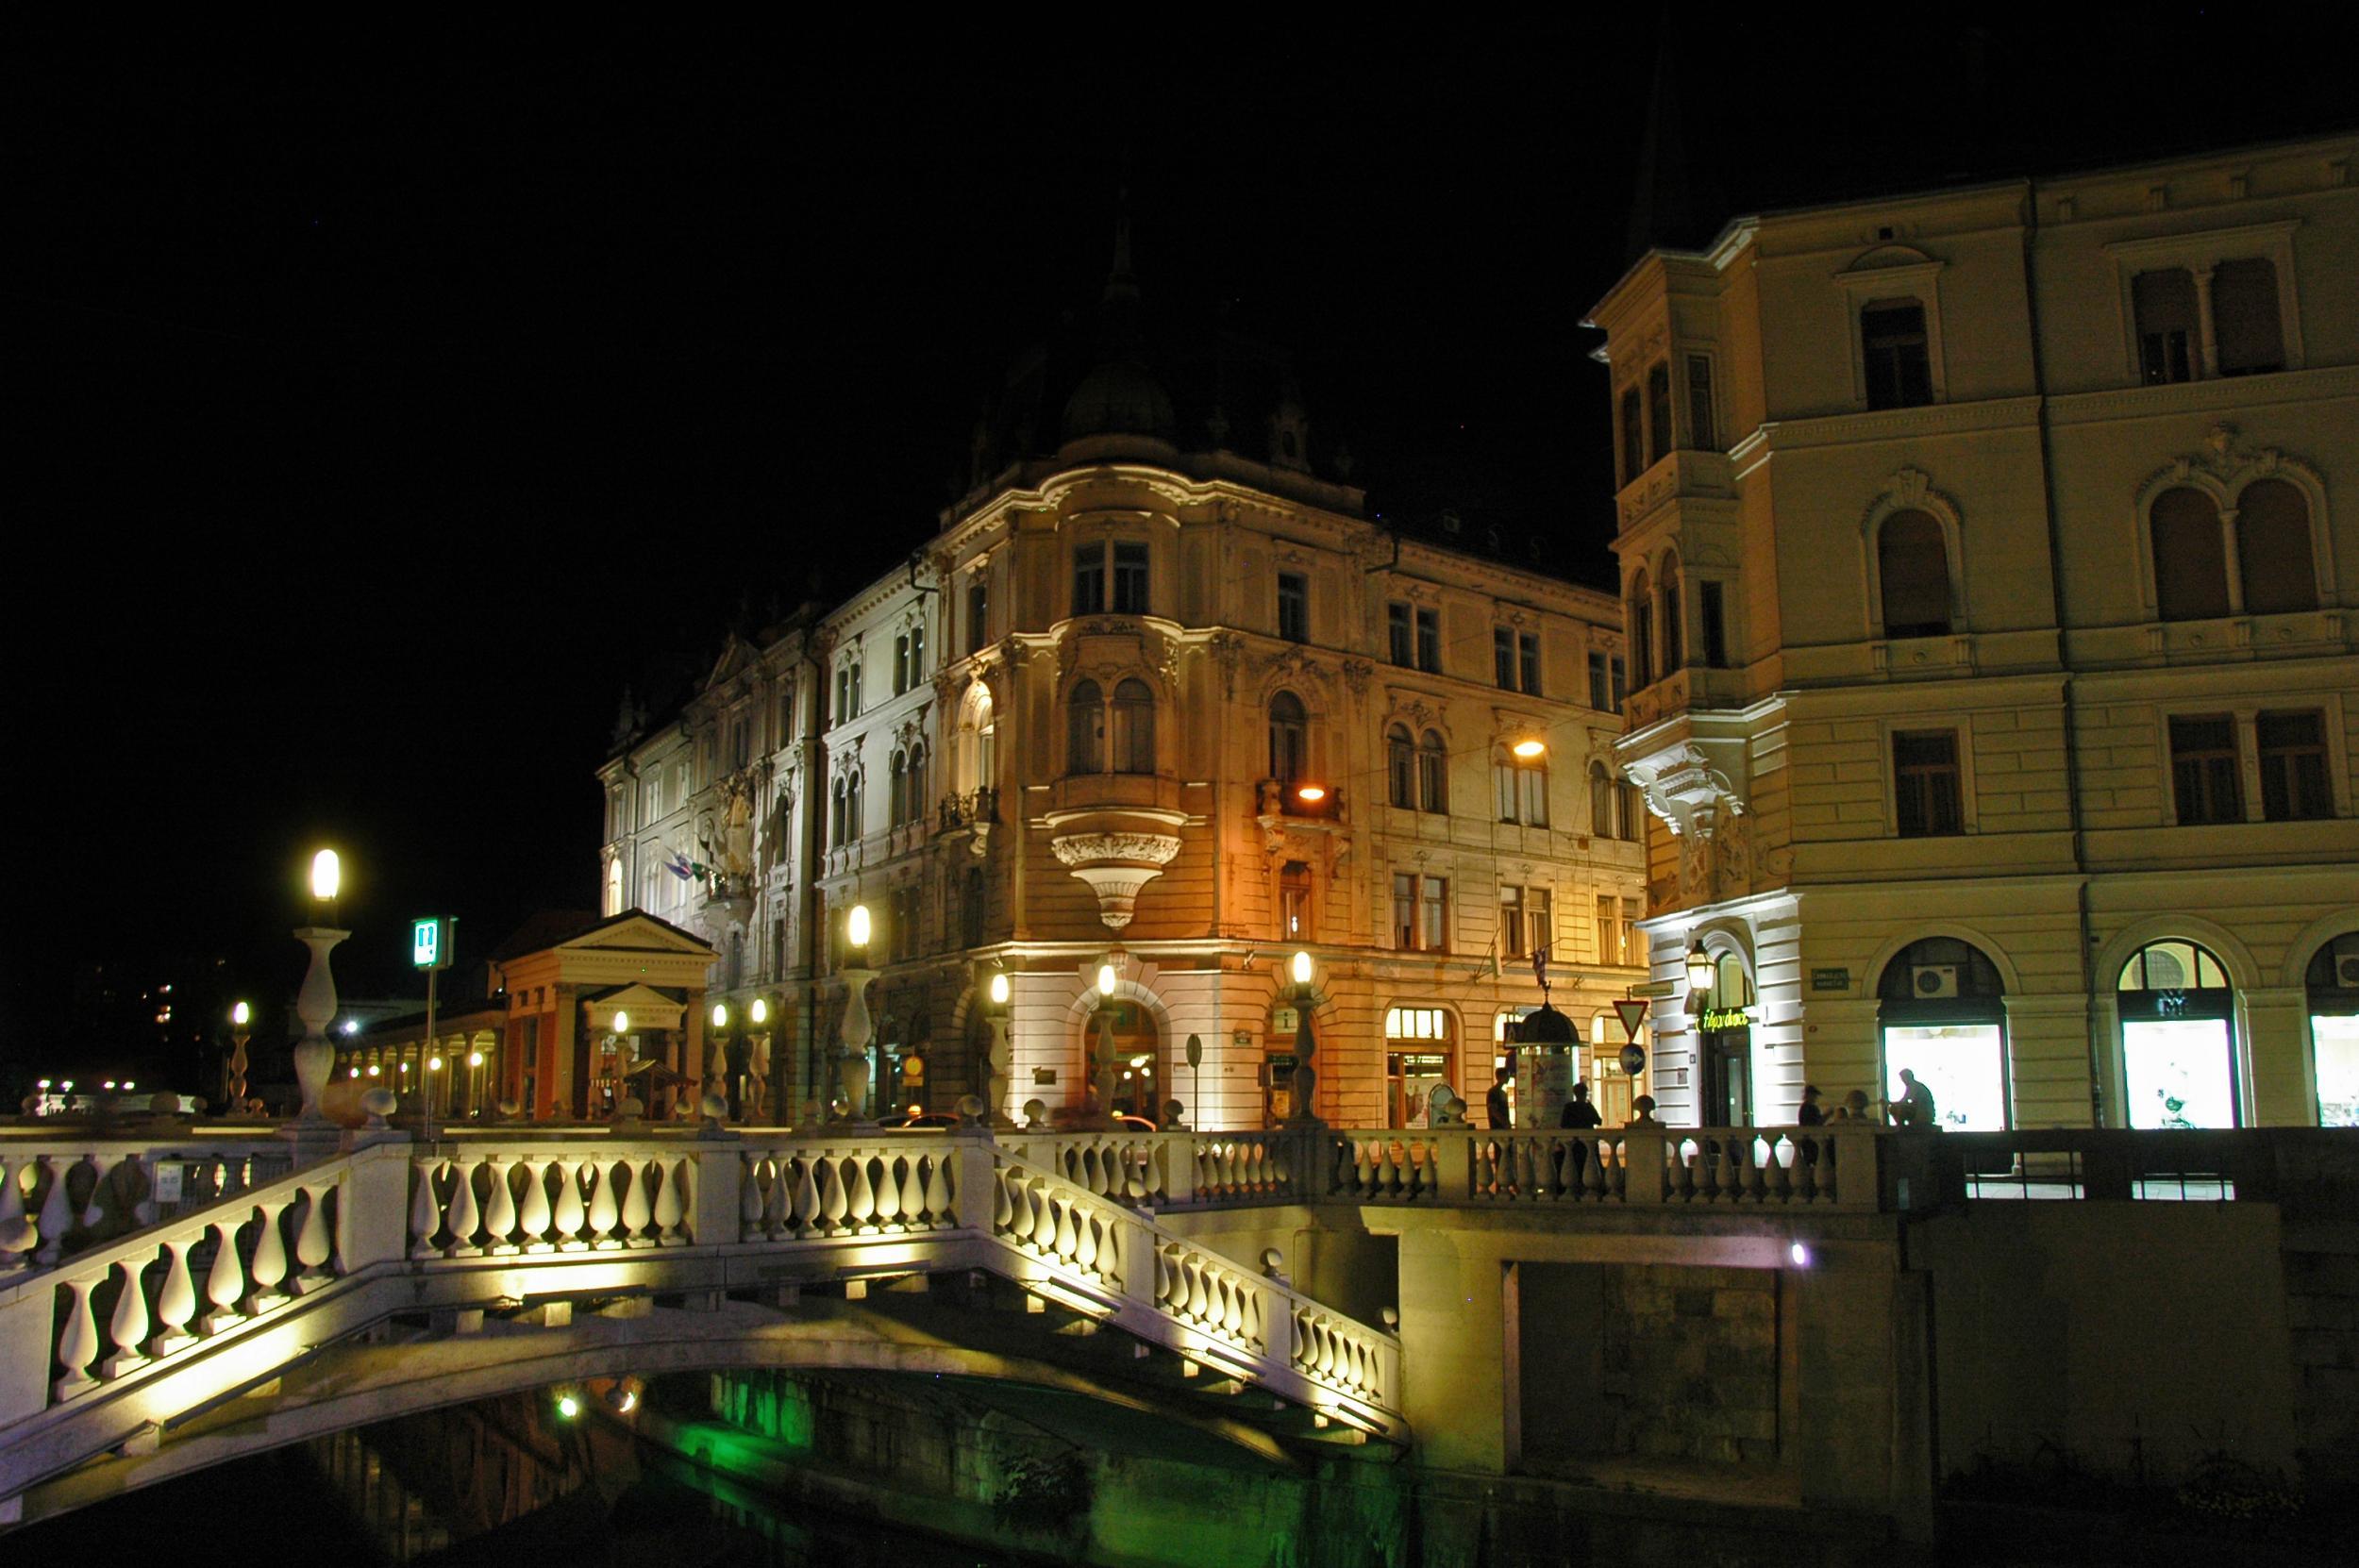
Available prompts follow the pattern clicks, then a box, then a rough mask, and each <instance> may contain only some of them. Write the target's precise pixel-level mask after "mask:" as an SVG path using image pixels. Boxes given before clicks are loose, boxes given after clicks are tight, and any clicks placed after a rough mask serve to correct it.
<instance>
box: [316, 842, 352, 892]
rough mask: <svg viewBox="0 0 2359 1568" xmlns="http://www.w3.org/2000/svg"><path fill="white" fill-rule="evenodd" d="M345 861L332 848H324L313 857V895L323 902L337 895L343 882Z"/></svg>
mask: <svg viewBox="0 0 2359 1568" xmlns="http://www.w3.org/2000/svg"><path fill="white" fill-rule="evenodd" d="M343 875H344V868H343V861H342V860H340V859H337V857H336V852H335V851H334V850H332V849H323V850H321V851H320V852H319V853H318V854H317V855H314V856H312V857H311V896H312V897H314V898H316V899H319V900H320V901H322V902H323V903H325V902H326V900H328V899H331V898H333V897H335V896H336V889H337V888H338V887H339V886H341V885H342V884H343Z"/></svg>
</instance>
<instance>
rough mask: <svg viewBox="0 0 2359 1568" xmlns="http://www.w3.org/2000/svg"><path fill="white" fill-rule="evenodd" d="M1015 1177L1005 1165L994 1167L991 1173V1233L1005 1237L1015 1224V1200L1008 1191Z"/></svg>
mask: <svg viewBox="0 0 2359 1568" xmlns="http://www.w3.org/2000/svg"><path fill="white" fill-rule="evenodd" d="M1012 1179H1013V1177H1012V1176H1011V1174H1010V1173H1009V1170H1008V1168H1007V1167H1006V1166H1005V1165H997V1166H994V1167H993V1169H992V1173H991V1233H992V1234H993V1235H995V1236H1005V1235H1006V1234H1007V1233H1008V1230H1009V1227H1010V1226H1012V1225H1013V1224H1014V1223H1015V1199H1014V1197H1013V1196H1012V1195H1011V1194H1010V1193H1009V1191H1008V1183H1009V1182H1010V1181H1011V1180H1012Z"/></svg>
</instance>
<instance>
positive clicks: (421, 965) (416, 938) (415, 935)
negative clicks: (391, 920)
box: [410, 915, 458, 969]
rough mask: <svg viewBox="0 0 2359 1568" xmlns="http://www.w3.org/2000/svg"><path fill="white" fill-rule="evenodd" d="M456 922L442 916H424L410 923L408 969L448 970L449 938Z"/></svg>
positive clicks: (449, 957)
mask: <svg viewBox="0 0 2359 1568" xmlns="http://www.w3.org/2000/svg"><path fill="white" fill-rule="evenodd" d="M457 925H458V922H456V921H454V920H451V919H449V918H447V917H445V916H443V915H425V916H421V917H420V918H419V919H416V920H413V921H411V922H410V968H412V969H448V968H449V967H450V959H451V951H450V950H451V945H452V943H451V936H452V932H453V927H454V926H457Z"/></svg>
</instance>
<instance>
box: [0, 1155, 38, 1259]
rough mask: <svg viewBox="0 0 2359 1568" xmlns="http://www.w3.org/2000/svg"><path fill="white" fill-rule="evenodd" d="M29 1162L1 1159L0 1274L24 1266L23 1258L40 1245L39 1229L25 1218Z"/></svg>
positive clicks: (30, 1164)
mask: <svg viewBox="0 0 2359 1568" xmlns="http://www.w3.org/2000/svg"><path fill="white" fill-rule="evenodd" d="M31 1166H32V1162H31V1161H30V1160H26V1161H25V1163H24V1164H21V1165H11V1164H9V1163H8V1161H7V1160H6V1159H0V1274H6V1273H8V1271H10V1270H11V1269H21V1268H24V1267H25V1254H26V1253H28V1252H30V1251H32V1250H33V1248H34V1247H36V1246H38V1245H39V1244H40V1243H41V1227H40V1226H36V1225H34V1224H33V1223H32V1222H31V1221H29V1220H27V1219H26V1218H25V1187H24V1177H25V1172H26V1171H27V1170H29V1169H31Z"/></svg>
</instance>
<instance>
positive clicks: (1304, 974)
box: [1294, 951, 1311, 986]
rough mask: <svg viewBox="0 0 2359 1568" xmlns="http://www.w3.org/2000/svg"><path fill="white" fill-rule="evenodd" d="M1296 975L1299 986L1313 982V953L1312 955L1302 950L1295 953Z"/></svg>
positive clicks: (1296, 982)
mask: <svg viewBox="0 0 2359 1568" xmlns="http://www.w3.org/2000/svg"><path fill="white" fill-rule="evenodd" d="M1294 976H1295V984H1297V985H1298V986H1307V985H1309V984H1310V983H1311V955H1310V954H1308V953H1305V952H1300V951H1297V953H1296V954H1295V957H1294Z"/></svg>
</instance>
